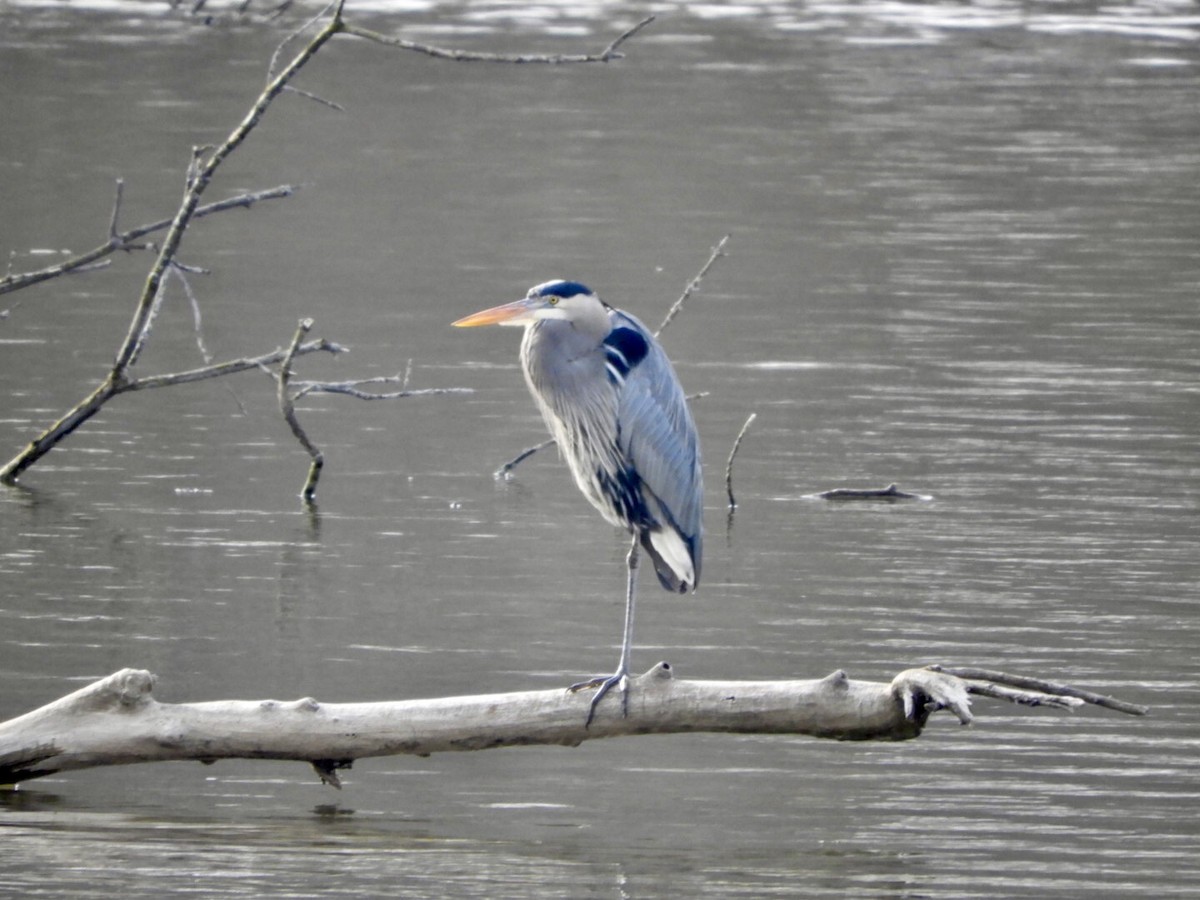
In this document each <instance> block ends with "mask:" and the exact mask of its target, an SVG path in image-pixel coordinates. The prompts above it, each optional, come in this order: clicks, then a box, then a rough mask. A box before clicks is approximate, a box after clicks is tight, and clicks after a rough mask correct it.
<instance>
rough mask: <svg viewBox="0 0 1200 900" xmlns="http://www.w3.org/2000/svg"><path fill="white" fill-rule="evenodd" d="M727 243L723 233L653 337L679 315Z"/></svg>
mask: <svg viewBox="0 0 1200 900" xmlns="http://www.w3.org/2000/svg"><path fill="white" fill-rule="evenodd" d="M727 243H729V235H725V236H724V237H723V238H721V240H720V241H718V242H717V246H715V247H713V250H712V254H711V255H710V256H709V257H708V262H706V263H705V264H704V265H703V266H702V267H701V268H700V271H699V272H697V273H696V276H695V277H694V278H693V279H692V280H691V281H689V282H688V285H687V287H685V288H684V289H683V293H682V294H680V295H679V299H678V300H676V301H675V302H674V303H672V304H671V308H670V309H669V310H667V315H666V318H664V319H663V320H662V324H661V325H659V326H658V330H657V331H656V332H654V336H655V337H658V336H659V335H660V334H662V332H663V329H664V328H666V327H667V326H668V325H670V324H671V320H672V319H674V318H675V317H676V316H677V315H679V311H680V310H681V309H683V304H684V303H686V302H687V299H688V297H690V296H692V293H693V292H694V291H695V290H696V288H698V287H700V282H701V281H702V280H703V279H704V276H705V275H707V274H708V270H709V269H711V268H712V267H713V263H715V262H716V261H717V260H718V259H720V258H721V257H722V256H724V255H725V245H726V244H727Z"/></svg>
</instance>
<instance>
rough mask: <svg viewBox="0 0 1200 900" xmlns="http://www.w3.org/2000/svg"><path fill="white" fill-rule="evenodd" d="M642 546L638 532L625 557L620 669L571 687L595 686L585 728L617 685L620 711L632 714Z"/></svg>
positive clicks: (624, 713)
mask: <svg viewBox="0 0 1200 900" xmlns="http://www.w3.org/2000/svg"><path fill="white" fill-rule="evenodd" d="M639 549H640V548H639V547H638V535H637V534H636V533H635V534H634V536H633V543H632V545H631V546H630V548H629V555H628V556H627V557H625V564H626V567H627V569H628V578H629V580H628V582H627V584H626V586H625V631H624V634H623V636H622V639H621V661H620V662H618V663H617V671H615V672H614V673H613V674H612V675H609V676H608V677H601V678H594V679H592V680H591V681H584V682H581V683H580V684H573V685H571V687H570V688H568V690H570V691H578V690H582V689H583V688H585V687H594V688H596V693H595V696H593V697H592V702H591V703H590V704H589V706H588V715H587V721H586V722H584V723H583V727H584V728H587V727H588V726H589V725H591V724H592V719H593V718H595V716H596V706H597V705H598V704H599V703H600V701H601V700H603V699H604V696H605V695H606V694H607V693H608V692H609V691H610V690H612V689H613V688H614V687H616V688H619V689H620V691H621V715H623V716H627V715H629V690H628V688H629V662H630V656H631V655H632V652H633V611H634V607H635V606H636V603H637V571H638V563H639V561H640V559H639Z"/></svg>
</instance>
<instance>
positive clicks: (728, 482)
mask: <svg viewBox="0 0 1200 900" xmlns="http://www.w3.org/2000/svg"><path fill="white" fill-rule="evenodd" d="M756 418H758V413H750V417H749V418H748V419H746V423H745V424H744V425H742V430H741V431H739V432H738V435H737V437H736V438H734V441H733V449H732V450H730V451H729V462H727V463H726V464H725V493H726V495H727V496H728V497H729V509H730V510H731V511H732V510H735V509H737V500H735V499H734V496H733V458H734V457H735V456H737V452H738V448H739V447H741V446H742V438H744V437H745V436H746V432H747V431H748V430H749V428H750V425H751V423H753V422H754V420H755V419H756Z"/></svg>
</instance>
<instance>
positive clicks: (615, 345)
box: [604, 326, 650, 378]
mask: <svg viewBox="0 0 1200 900" xmlns="http://www.w3.org/2000/svg"><path fill="white" fill-rule="evenodd" d="M649 351H650V344H649V343H648V342H647V341H646V338H645V336H644V335H643V334H642V333H641V332H640V331H637V330H635V329H633V328H626V327H624V326H622V327H620V328H614V329H613V330H612V331H610V332H609V333H608V336H607V337H606V338H605V339H604V353H605V356H606V357H607V360H606V361H607V363H608V365H609V366H611V367H612V368H613V369H615V370H616V372H617V374H618V375H620V376H621V378H624V377H625V376H626V375H628V374H629V370H630V369H632V368H633V367H634V366H636V365H637V364H638V363H640V362H641V361H642V360H643V359H645V358H646V354H647V353H648V352H649Z"/></svg>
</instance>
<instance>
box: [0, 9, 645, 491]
mask: <svg viewBox="0 0 1200 900" xmlns="http://www.w3.org/2000/svg"><path fill="white" fill-rule="evenodd" d="M197 2H198V6H197V7H195V8H194V11H195V9H199V8H202V6H203V3H204V0H197ZM343 7H344V0H334V2H332V3H330V5H329V6H328V7H326V9H325V10H323V11H322V13H320V14H319V15H318V16H317V17H316V18H314V19H312V20H310V22H309V23H306V25H305V26H304V27H303V28H302V29H301V30H300V31H304V30H306V29H307V28H309V27H310V26H315V25H316V24H319V22H320V20H321V19H324V18H326V17H327V21H325V22H324V24H323V25H321V27H320V28H319V29H317V31H316V33H315V35H314V36H313V37H312V38H311V39H310V40H309V41H308V42H307V43H306V44H305V45H304V46H303V47H302V48H301V49H300V50H299V51H298V52H297V53H296V54H295V56H293V57H292V58H291V60H290V61H289V62H288V63H287V64H286V65H284V66H283V67H282V68H281V69H280V70H279V72H278V73H277V74H276V72H275V66H276V63H277V60H278V54H279V50H277V51H276V55H275V56H273V57H272V62H271V66H270V70H269V75H270V77H269V80H268V83H267V85H266V87H265V88H264V89H263V91H262V93H260V94H259V96H258V98H257V99H256V100H255V101H254V103H253V105H252V106H251V108H250V110H249V112H247V113H246V115H245V116H244V117H243V119H242V121H241V122H240V123H238V125H237V126H236V127H235V128H234V129H233V130H232V131H231V132H230V133H229V135H228V136H227V137H226V138H225V139H224V140H223V141H222V142H221V143H220V144H218V145H216V146H213V147H208V146H206V147H196V148H194V149H193V152H192V158H191V161H190V164H189V165H188V168H187V174H186V178H185V187H184V193H183V198H182V200H181V202H180V205H179V208H178V210H177V212H176V213H175V216H174V217H173V218H172V219H171V221H170V223H169V224H168V225H167V226H166V228H167V231H166V234H165V236H164V237H163V240H162V244H161V246H159V247H158V255H157V257H156V259H155V261H154V264H153V265H152V266H151V268H150V271H149V273H148V275H147V277H146V280H145V283H144V285H143V288H142V291H141V295H140V297H139V299H138V302H137V305H136V308H135V310H134V313H133V317H132V319H131V320H130V323H129V327H128V330H127V332H126V335H125V338H124V340H123V341H122V342H121V345H120V348H119V349H118V350H117V353H116V357H115V360H114V362H113V364H112V367H111V369H110V370H109V372H108V375H107V377H106V378H105V379H104V381H103V382H102V383H101V384H100V385H98V386H97V387H96V388H95V389H94V390H93V391H92V392H91V393H90V394H89V395H88V396H87V397H85V398H84V399H83V400H82V401H80V402H79V403H78V404H76V405H75V407H73V408H72V409H71V410H70V411H69V412H68V413H67V414H66V415H64V416H63V417H62V418H60V419H59V420H58V421H57V422H55V423H54V424H53V425H51V426H50V427H49V428H48V429H46V430H45V431H44V432H43V433H42V434H41V435H40V436H39V437H38V438H36V439H35V440H34V441H32V442H30V443H29V444H28V445H27V446H26V447H25V449H24V450H22V451H21V452H20V453H19V454H18V455H17V456H15V457H14V458H13V459H11V460H10V461H9V462H8V463H7V464H5V465H4V467H3V468H0V483H6V484H12V483H15V481H16V480H17V478H18V477H19V476H20V475H21V473H22V472H24V471H25V470H27V469H28V468H29V467H30V466H32V465H33V464H34V463H36V462H37V461H38V460H39V459H41V457H43V456H44V455H45V454H46V453H49V452H50V450H51V449H53V447H54V446H55V445H56V444H58V443H59V442H60V441H61V440H63V439H64V438H65V437H67V436H68V435H70V434H71V433H72V432H74V431H75V429H76V428H78V427H79V426H80V425H82V424H83V423H85V422H86V421H88V420H89V419H90V418H91V417H92V416H94V415H96V413H97V412H99V411H100V409H101V408H103V406H104V404H105V403H107V402H108V401H109V400H111V399H112V398H113V397H115V396H117V395H118V394H121V393H125V392H127V391H130V390H140V389H144V388H146V387H151V386H155V387H158V386H165V385H166V384H169V383H180V381H179V380H178V379H179V376H161V377H160V378H158V379H157V380H154V379H134V378H133V377H132V376H131V369H132V367H133V366H134V364H135V363H136V362H137V360H138V357H139V356H140V354H141V352H142V350H143V348H144V347H145V344H146V341H147V340H148V338H149V335H150V331H151V329H152V327H153V323H154V320H155V317H156V316H157V313H158V310H159V309H160V308H161V305H162V302H163V292H164V286H165V282H166V280H167V279H168V278H169V277H170V275H171V273H172V272H173V271H175V270H176V267H177V266H178V265H179V263H178V262H177V260H176V256H177V253H178V250H179V246H180V244H181V243H182V241H183V238H184V235H185V234H186V232H187V229H188V228H189V226H190V225H191V223H192V222H193V221H194V220H195V219H196V218H197V216H198V215H199V214H200V212H201V210H203V209H205V208H204V207H201V206H200V199H201V197H202V195H203V194H204V192H205V190H206V189H207V188H208V186H209V184H210V183H211V182H212V180H213V178H214V176H215V175H216V173H217V170H218V169H219V168H220V166H221V164H222V163H223V162H224V161H225V159H227V158H228V157H229V155H230V154H232V153H233V152H235V151H236V150H237V149H238V148H239V147H240V146H241V145H242V144H243V143H244V142H245V140H246V139H247V138H248V137H249V135H250V133H251V132H252V131H253V130H254V128H255V127H256V126H257V125H258V123H259V122H260V121H261V120H262V117H263V116H264V115H265V114H266V112H267V110H268V109H269V108H270V106H271V104H272V103H273V102H274V101H275V99H276V98H277V97H278V96H279V95H280V94H282V93H283V92H284V91H286V90H288V89H289V88H290V86H291V81H292V80H293V79H294V78H295V77H296V75H297V74H298V73H299V72H300V70H301V69H302V68H303V67H304V66H305V65H306V64H307V63H308V62H309V61H310V60H311V59H312V58H313V57H314V56H315V55H316V54H317V53H318V52H319V51H320V49H321V48H322V47H323V46H324V45H325V44H326V43H328V42H329V41H330V40H331V39H332V38H334V37H335V36H336V35H338V34H342V33H346V34H353V35H355V36H357V37H360V38H367V39H370V40H377V41H379V42H380V43H385V44H391V45H393V46H399V47H401V48H403V49H422V48H421V47H419V46H418V45H410V44H409V42H405V41H399V40H397V39H391V38H387V37H385V36H383V35H377V34H375V33H374V32H370V31H367V30H366V29H359V28H357V27H355V26H351V25H350V24H348V23H347V22H346V21H345V20H344V19H343V17H342V12H343ZM651 21H653V18H648V19H645V20H643V21H642V22H640V23H639V24H638V25H636V26H634V27H633V28H631V29H629V30H628V31H626V32H625V33H623V34H622V35H620V36H619V37H618V38H617V39H616V40H615V41H613V42H612V43H611V44H610V45H609V46H608V47H607V48H606V49H605V50H604V51H603V52H602V53H601V54H599V55H597V56H595V57H592V56H586V57H569V56H557V57H524V56H522V57H499V56H496V55H493V54H484V55H478V54H458V53H455V52H450V51H442V50H440V49H438V48H423V49H424V52H430V51H436V52H431V53H430V55H435V56H436V55H446V56H448V57H449V58H452V59H458V60H463V61H469V60H473V59H489V60H492V61H498V62H510V63H514V62H561V63H570V62H608V61H609V60H612V59H616V58H618V57H619V56H620V54H619V53H618V52H617V50H618V48H619V47H620V46H621V45H622V44H623V43H624V42H625V41H627V40H628V39H629V38H631V37H633V35H635V34H636V33H637V32H638V31H640V30H641V29H642V28H644V27H645V26H646V25H648V24H649V23H650V22H651ZM300 31H298V32H296V33H295V34H294V35H292V36H291V37H289V38H288V39H287V40H285V41H284V43H283V44H282V45H280V48H279V49H280V50H281V49H282V47H283V46H284V45H286V44H287V43H288V42H289V41H291V40H292V39H293V38H294V37H296V36H298V35H299V34H300ZM122 192H123V185H121V184H118V186H117V196H116V200H115V202H114V209H113V213H112V217H111V220H110V223H109V232H110V234H109V239H108V241H107V242H106V243H105V244H104V245H102V246H101V247H100V248H97V251H93V252H94V253H95V255H89V254H84V256H83V257H79V258H76V259H75V260H72V261H69V262H68V263H66V264H61V265H59V266H56V267H52V270H50V271H45V272H43V273H40V274H38V273H35V274H34V275H31V276H18V277H16V278H15V279H14V278H6V279H5V280H4V281H3V282H0V292H3V290H4V289H5V285H7V290H14V289H16V287H18V286H24V285H25V284H29V283H34V281H36V280H44V279H45V278H50V277H55V276H56V275H60V274H65V273H66V272H69V271H78V270H79V268H80V267H81V266H83V265H88V264H91V263H93V262H94V261H95V260H96V259H97V258H98V257H99V256H103V255H106V254H108V253H111V252H113V250H115V249H121V248H122V246H124V244H123V243H122V239H123V238H124V236H122V235H117V236H116V237H115V238H114V236H113V233H114V232H115V229H116V221H117V219H118V217H119V214H120V205H121V197H122ZM227 202H228V201H227ZM214 211H215V210H214ZM131 240H132V238H131ZM114 242H116V243H115V245H114ZM294 344H295V347H296V350H297V351H298V348H299V342H298V341H296V342H294ZM294 352H296V351H293V355H294ZM217 368H218V367H213V366H208V367H206V368H205V370H204V372H205V374H204V375H203V376H197V377H215V374H216V370H217ZM286 368H287V367H285V369H286ZM289 374H290V373H289ZM173 379H174V380H173ZM281 380H283V381H286V378H284V379H281ZM311 389H312V390H315V388H311ZM331 390H340V391H341V392H343V393H351V394H353V393H354V392H355V391H357V390H358V389H357V388H354V387H353V386H349V385H347V386H344V387H343V388H341V389H336V388H331ZM359 393H360V394H361V395H362V396H364V398H365V397H367V396H368V395H367V394H366V393H365V392H359ZM400 394H404V395H406V396H408V395H411V394H405V392H397V396H398V395H400ZM286 395H287V391H286V388H284V389H283V396H285V397H286ZM287 402H289V403H290V402H291V399H290V398H288V400H287ZM293 418H294V416H293ZM298 436H299V435H298ZM302 443H303V441H302Z"/></svg>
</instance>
